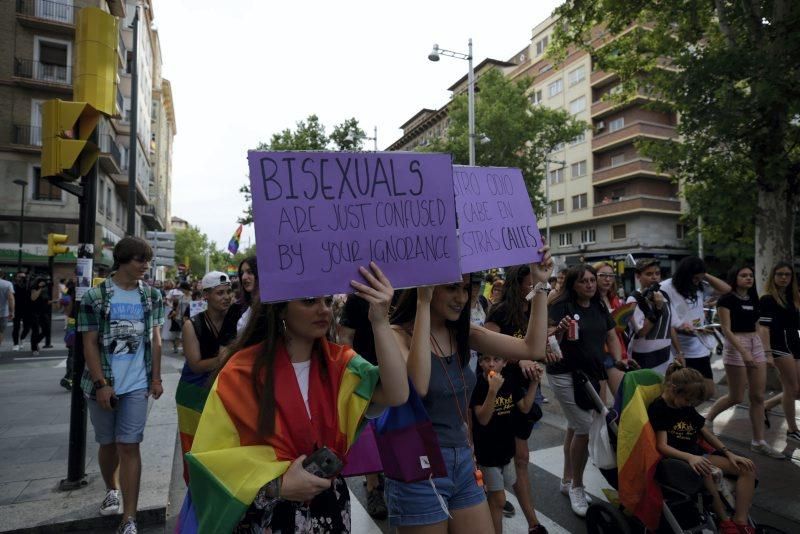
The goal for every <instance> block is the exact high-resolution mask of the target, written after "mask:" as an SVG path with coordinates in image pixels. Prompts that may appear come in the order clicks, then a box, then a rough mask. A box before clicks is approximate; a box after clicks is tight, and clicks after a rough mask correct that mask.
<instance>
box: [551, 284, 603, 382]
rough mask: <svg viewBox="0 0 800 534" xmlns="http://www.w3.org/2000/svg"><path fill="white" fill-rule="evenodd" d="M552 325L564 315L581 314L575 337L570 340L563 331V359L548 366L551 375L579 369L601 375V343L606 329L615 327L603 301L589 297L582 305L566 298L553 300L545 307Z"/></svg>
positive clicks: (594, 376)
mask: <svg viewBox="0 0 800 534" xmlns="http://www.w3.org/2000/svg"><path fill="white" fill-rule="evenodd" d="M547 313H548V319H549V322H550V324H551V325H557V324H558V323H559V322H561V319H563V318H564V317H565V316H567V315H570V316H573V317H574V316H575V315H576V314H577V315H578V316H579V317H580V319H579V320H578V339H577V340H575V341H570V340H568V339H567V334H566V333H564V336H563V338H562V339H561V343H560V347H561V352H562V354H563V355H564V359H563V360H562V361H560V362H556V363H553V364H550V365H548V366H547V372H548V373H549V374H553V375H559V374H566V373H569V372H571V371H572V370H581V371H583V372H585V373H586V374H588V375H589V376H590V377H592V378H595V379H598V380H600V379H604V374H605V373H604V367H603V360H604V359H605V353H604V347H605V343H606V338H607V336H608V331H609V330H611V329H613V328H614V320H613V319H612V318H611V314H610V313H609V312H608V310H607V309H606V307H605V305H603V303H602V302H598V301H591V302H590V303H589V307H588V308H583V307H581V306H579V305H578V304H576V303H572V302H569V301H568V300H561V301H558V302H554V303H553V304H551V305H550V307H549V309H548V312H547Z"/></svg>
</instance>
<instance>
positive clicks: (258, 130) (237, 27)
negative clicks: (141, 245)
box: [153, 0, 560, 249]
mask: <svg viewBox="0 0 800 534" xmlns="http://www.w3.org/2000/svg"><path fill="white" fill-rule="evenodd" d="M559 3H560V2H559V1H557V0H532V1H527V2H519V1H512V0H494V1H493V2H478V1H473V0H462V1H455V0H443V1H438V2H432V1H419V0H406V1H405V2H402V3H401V2H381V1H375V0H372V1H370V2H368V1H360V0H359V1H353V0H344V1H340V2H330V1H316V0H314V1H308V0H293V1H288V2H278V1H274V0H273V1H269V0H263V1H262V0H225V1H222V2H221V1H219V0H214V1H211V0H153V11H154V16H155V18H154V22H155V26H156V27H157V29H158V33H159V38H160V40H161V55H162V62H163V67H162V73H163V76H164V77H165V78H167V79H168V80H169V81H170V83H171V84H172V92H173V98H174V104H175V117H176V122H177V132H178V133H177V135H176V137H175V144H174V151H173V161H172V215H173V216H178V217H181V218H182V219H185V220H187V221H188V222H189V224H191V225H194V226H198V227H199V228H200V230H201V231H202V232H204V233H206V234H207V235H208V237H209V238H210V239H211V240H212V241H215V242H216V243H217V246H218V248H220V249H224V248H225V247H226V246H227V243H228V241H229V239H230V238H231V235H232V234H233V232H234V230H235V229H236V227H237V222H236V219H237V217H239V216H240V215H241V213H242V210H243V209H244V208H245V201H244V197H243V196H242V194H241V193H239V187H240V186H242V185H244V184H245V183H247V182H248V178H247V160H246V157H247V150H248V149H251V148H255V147H256V145H257V144H258V143H259V142H260V141H268V140H269V139H270V137H271V136H272V134H273V133H276V132H279V131H281V130H283V129H285V128H292V129H293V128H294V127H295V123H296V122H297V121H300V120H303V119H305V118H306V117H308V115H311V114H317V115H318V116H319V118H320V120H321V122H322V123H323V124H324V125H325V126H326V132H327V133H330V132H331V130H332V129H333V126H334V125H335V124H338V123H340V122H343V121H344V120H345V119H348V118H350V117H355V118H356V119H358V121H359V122H360V124H361V127H362V129H364V130H365V131H366V133H367V135H368V136H372V135H373V127H375V126H377V128H378V135H377V137H378V148H379V149H380V150H382V149H384V148H386V147H387V146H388V145H390V144H391V143H392V142H394V141H396V140H397V139H398V138H400V136H401V135H402V130H400V125H401V124H403V123H404V122H406V121H407V120H408V119H409V118H411V116H413V115H414V114H415V113H417V112H418V111H419V110H420V109H422V108H432V109H438V108H440V107H441V106H443V105H444V104H445V103H446V102H447V100H448V99H449V98H450V92H449V91H448V90H447V88H448V87H450V86H451V85H452V84H453V83H455V82H456V81H457V80H458V79H459V78H461V77H462V76H464V75H465V74H466V72H467V66H468V65H467V62H466V61H463V60H458V59H454V58H448V57H442V58H441V60H440V61H439V62H437V63H434V62H431V61H429V60H428V59H427V56H428V54H429V53H430V51H431V48H432V46H433V44H434V43H437V44H439V46H440V47H441V48H445V49H449V50H454V51H457V52H467V41H468V39H469V38H472V41H473V54H474V63H475V65H477V64H478V63H480V62H481V61H483V60H484V59H486V58H487V57H491V58H493V59H500V60H506V59H509V58H511V57H512V56H513V55H514V54H516V53H517V52H519V51H520V50H522V49H523V48H524V47H526V46H527V45H528V44H529V43H530V37H531V31H532V29H533V28H534V27H535V26H536V25H537V24H539V23H540V22H542V21H543V20H544V19H546V18H547V17H548V16H549V15H550V13H552V11H553V9H554V8H555V7H556V6H557V5H558V4H559ZM365 143H366V147H365V148H371V147H372V141H366V142H365ZM251 242H253V243H254V242H255V234H254V231H253V227H252V226H249V227H245V229H244V232H243V234H242V246H245V247H246V246H247V245H248V244H249V243H251Z"/></svg>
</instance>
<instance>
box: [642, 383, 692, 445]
mask: <svg viewBox="0 0 800 534" xmlns="http://www.w3.org/2000/svg"><path fill="white" fill-rule="evenodd" d="M647 415H648V417H650V424H651V425H652V426H653V430H655V431H656V432H658V431H659V430H663V431H665V432H666V433H667V445H669V446H670V447H674V448H676V449H678V450H679V451H683V452H688V453H689V454H702V449H701V448H700V445H699V443H698V441H697V440H698V438H699V434H700V430H701V429H702V428H703V426H704V425H705V423H706V420H705V418H704V417H703V416H702V415H700V414H699V413H697V410H695V409H694V408H693V407H692V406H686V407H684V408H672V407H671V406H669V405H668V404H667V403H666V402H665V401H664V398H663V397H659V398H657V399H656V400H654V401H653V402H652V403H651V404H650V407H649V408H648V409H647Z"/></svg>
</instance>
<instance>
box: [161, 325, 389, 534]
mask: <svg viewBox="0 0 800 534" xmlns="http://www.w3.org/2000/svg"><path fill="white" fill-rule="evenodd" d="M320 345H321V348H322V353H323V354H322V355H323V358H324V367H325V369H324V370H323V369H321V367H323V363H322V361H321V360H322V358H318V357H316V356H315V357H314V358H312V360H311V370H310V373H309V391H308V401H309V409H310V411H311V419H310V420H309V419H308V417H306V416H305V414H306V413H307V412H306V407H305V403H304V402H303V398H302V396H301V393H300V388H299V386H298V385H297V379H296V377H295V374H294V369H293V368H292V364H291V361H290V360H289V355H288V353H287V352H286V349H285V348H284V347H283V346H282V345H279V347H278V350H277V353H276V357H275V365H274V369H273V375H274V376H273V380H274V384H275V398H276V402H275V407H276V408H275V432H274V433H273V435H272V436H270V437H269V438H263V437H261V436H260V435H259V434H258V431H257V428H258V398H257V396H256V394H255V391H254V389H253V381H252V368H253V364H254V362H255V360H256V358H257V357H258V356H259V354H260V353H261V352H262V351H263V350H264V345H263V343H262V344H259V345H254V346H252V347H248V348H247V349H245V350H242V351H240V352H237V353H236V354H234V355H233V356H232V357H231V359H230V360H229V361H228V363H227V364H226V365H225V367H224V368H223V370H222V371H221V372H220V374H219V376H218V377H217V379H216V380H215V381H214V384H213V385H212V387H211V390H210V392H209V395H208V398H207V399H206V402H205V406H204V408H203V413H202V416H201V417H200V421H199V424H198V425H197V432H196V434H195V436H194V442H193V444H192V450H191V452H190V453H188V454H187V455H186V462H187V464H188V466H189V473H190V479H189V493H188V495H187V499H186V502H185V503H184V508H183V510H182V511H181V516H180V518H179V522H178V526H177V527H176V532H180V533H182V534H191V533H195V532H197V533H201V534H202V533H214V534H217V533H225V532H230V531H231V530H232V529H233V528H234V527H235V526H236V524H237V523H238V522H239V520H240V519H241V517H242V516H243V515H244V513H245V511H246V510H247V508H248V507H249V506H250V504H251V503H252V502H253V499H254V498H255V496H256V494H257V493H258V491H259V489H261V487H262V486H264V485H265V484H267V483H268V482H269V481H271V480H273V479H275V478H277V477H279V476H281V475H282V474H283V473H285V472H286V470H287V469H288V468H289V465H290V463H291V462H292V461H293V460H294V459H295V458H297V457H298V456H300V455H301V454H310V453H311V452H313V451H314V449H315V448H317V447H321V446H323V445H324V446H327V447H328V448H330V449H331V450H333V451H334V452H335V453H336V455H337V456H339V458H342V459H344V458H345V457H346V455H347V451H348V450H349V449H350V447H351V446H352V445H353V443H354V442H355V440H356V438H357V437H358V434H359V432H360V431H361V428H362V427H363V424H364V413H365V412H366V409H367V407H368V406H369V402H370V399H371V398H372V393H373V391H374V390H375V386H376V385H377V382H378V368H377V367H375V366H374V365H372V364H370V363H368V362H367V361H366V360H364V359H363V358H362V357H361V356H358V355H357V354H356V353H355V352H353V350H352V349H350V348H349V347H347V348H345V347H342V346H339V345H335V344H332V343H329V342H327V341H325V340H320Z"/></svg>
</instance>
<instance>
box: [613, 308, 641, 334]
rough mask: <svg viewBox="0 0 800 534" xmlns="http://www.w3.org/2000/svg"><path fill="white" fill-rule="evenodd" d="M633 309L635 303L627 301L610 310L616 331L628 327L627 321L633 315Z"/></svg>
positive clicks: (622, 330) (621, 330)
mask: <svg viewBox="0 0 800 534" xmlns="http://www.w3.org/2000/svg"><path fill="white" fill-rule="evenodd" d="M635 311H636V303H635V302H629V303H628V304H623V305H622V306H620V307H619V308H617V309H616V310H614V311H613V312H611V318H612V319H614V325H615V326H616V329H617V332H624V331H625V330H626V329H627V328H628V321H629V320H630V318H631V317H633V312H635Z"/></svg>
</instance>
